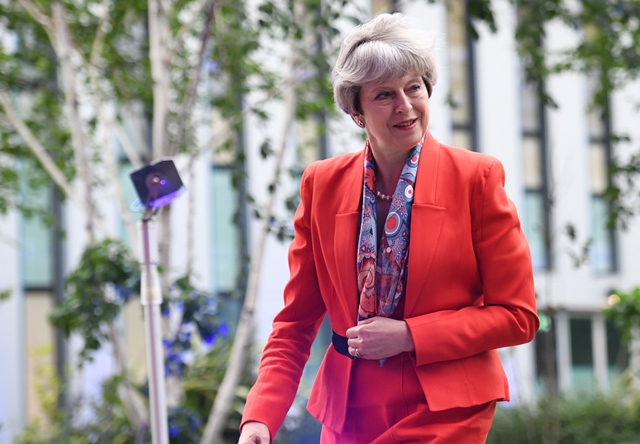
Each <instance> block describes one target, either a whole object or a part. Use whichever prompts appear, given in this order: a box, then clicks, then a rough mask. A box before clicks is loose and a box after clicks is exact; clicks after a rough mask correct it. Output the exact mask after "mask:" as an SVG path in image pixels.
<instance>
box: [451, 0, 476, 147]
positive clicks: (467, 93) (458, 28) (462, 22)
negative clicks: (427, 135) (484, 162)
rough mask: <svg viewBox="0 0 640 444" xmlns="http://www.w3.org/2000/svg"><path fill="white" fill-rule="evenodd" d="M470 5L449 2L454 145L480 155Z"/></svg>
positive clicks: (460, 2)
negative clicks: (468, 10) (470, 29)
mask: <svg viewBox="0 0 640 444" xmlns="http://www.w3.org/2000/svg"><path fill="white" fill-rule="evenodd" d="M468 25H469V16H468V14H467V9H466V2H462V1H459V2H447V28H448V44H449V45H448V48H449V65H450V72H451V92H450V97H449V102H450V104H451V108H452V111H451V121H452V145H454V146H459V147H462V148H467V149H470V150H473V151H477V147H478V140H477V139H478V137H477V126H476V121H477V119H476V118H475V117H476V109H475V108H476V106H475V88H474V78H475V69H474V51H473V41H472V40H471V36H470V35H469V32H468V28H467V27H468Z"/></svg>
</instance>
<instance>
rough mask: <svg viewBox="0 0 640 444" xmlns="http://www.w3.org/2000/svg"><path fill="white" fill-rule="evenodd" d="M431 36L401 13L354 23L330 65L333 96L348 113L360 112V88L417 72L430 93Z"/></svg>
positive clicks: (432, 81) (433, 71) (432, 75)
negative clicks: (336, 56)
mask: <svg viewBox="0 0 640 444" xmlns="http://www.w3.org/2000/svg"><path fill="white" fill-rule="evenodd" d="M432 47H433V39H432V38H429V37H428V36H427V34H426V33H424V32H423V31H421V30H420V29H418V28H416V27H415V26H414V25H413V24H412V23H411V22H410V21H409V20H408V19H407V18H406V17H405V16H404V15H403V14H400V13H395V14H380V15H378V16H376V17H375V18H373V19H372V20H371V21H369V22H366V23H363V24H361V25H359V26H357V27H356V28H355V29H354V30H353V31H351V33H350V34H349V35H348V36H347V38H346V39H345V40H344V41H343V42H342V45H341V47H340V53H339V54H338V60H337V61H336V64H335V67H334V68H333V96H334V99H335V101H336V104H337V105H338V106H339V107H340V108H341V109H342V110H343V111H344V112H345V113H347V114H355V113H358V114H361V113H362V109H361V107H360V98H359V95H360V88H361V87H362V85H365V84H368V83H380V82H384V81H386V80H389V79H392V78H399V77H402V76H405V75H406V74H408V73H410V72H415V73H417V74H419V75H420V76H421V77H422V79H423V80H424V82H425V85H426V87H427V90H428V92H429V96H431V91H432V89H433V85H435V83H436V80H437V73H436V67H435V61H434V58H433V54H432Z"/></svg>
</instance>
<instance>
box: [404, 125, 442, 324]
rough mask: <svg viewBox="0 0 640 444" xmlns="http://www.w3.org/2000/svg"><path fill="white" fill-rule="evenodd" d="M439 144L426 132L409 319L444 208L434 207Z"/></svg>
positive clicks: (430, 259)
mask: <svg viewBox="0 0 640 444" xmlns="http://www.w3.org/2000/svg"><path fill="white" fill-rule="evenodd" d="M439 162H440V144H439V143H438V142H437V141H436V140H435V139H434V138H433V137H432V136H431V134H430V133H428V132H427V137H426V138H425V143H424V145H423V147H422V158H421V159H420V166H419V167H418V175H417V177H416V192H415V200H414V202H413V206H412V209H411V233H410V241H409V243H410V246H409V270H408V274H407V289H406V292H405V295H406V301H405V309H404V315H405V317H407V316H410V314H411V311H412V310H413V307H414V306H415V304H416V302H417V300H418V298H419V297H420V294H421V292H422V287H423V286H424V284H425V282H426V279H427V276H428V274H429V271H430V269H431V264H432V263H433V259H434V255H435V251H436V247H437V245H438V239H439V237H440V231H441V230H442V224H443V222H444V215H445V211H446V208H445V207H442V206H438V205H437V204H436V198H437V191H438V190H437V186H438V170H439Z"/></svg>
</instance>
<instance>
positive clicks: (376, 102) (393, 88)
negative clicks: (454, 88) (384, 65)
mask: <svg viewBox="0 0 640 444" xmlns="http://www.w3.org/2000/svg"><path fill="white" fill-rule="evenodd" d="M360 105H361V107H362V114H356V115H354V118H355V119H358V120H361V121H363V122H364V124H365V129H366V131H367V135H368V136H369V142H370V143H371V148H372V149H373V151H374V155H375V154H376V153H381V154H382V153H384V154H385V155H386V156H393V155H394V154H396V153H398V154H404V153H406V152H407V151H409V150H410V149H411V148H413V147H414V146H416V145H417V144H418V143H419V142H420V141H421V140H422V136H423V135H424V133H425V132H426V131H427V126H428V124H429V94H428V91H427V87H426V85H425V84H424V80H423V79H422V77H420V76H419V75H417V74H415V73H411V74H407V75H405V76H404V77H400V78H396V79H391V80H387V81H385V82H382V83H370V84H366V85H363V86H362V88H361V89H360Z"/></svg>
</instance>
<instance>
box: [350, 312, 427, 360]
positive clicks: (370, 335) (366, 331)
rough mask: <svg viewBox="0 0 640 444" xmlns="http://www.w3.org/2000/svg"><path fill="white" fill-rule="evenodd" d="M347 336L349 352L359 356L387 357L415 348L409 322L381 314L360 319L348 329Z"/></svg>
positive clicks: (366, 357)
mask: <svg viewBox="0 0 640 444" xmlns="http://www.w3.org/2000/svg"><path fill="white" fill-rule="evenodd" d="M347 338H348V340H347V344H348V345H349V353H350V354H351V355H352V356H356V357H358V358H364V359H385V358H390V357H391V356H395V355H397V354H400V353H402V352H407V351H414V350H415V347H414V345H413V338H412V337H411V333H410V332H409V327H408V326H407V323H406V322H404V321H402V320H397V319H390V318H384V317H381V316H375V317H373V318H369V319H365V320H364V321H360V322H359V323H358V325H356V326H355V327H351V328H350V329H349V330H347Z"/></svg>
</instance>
